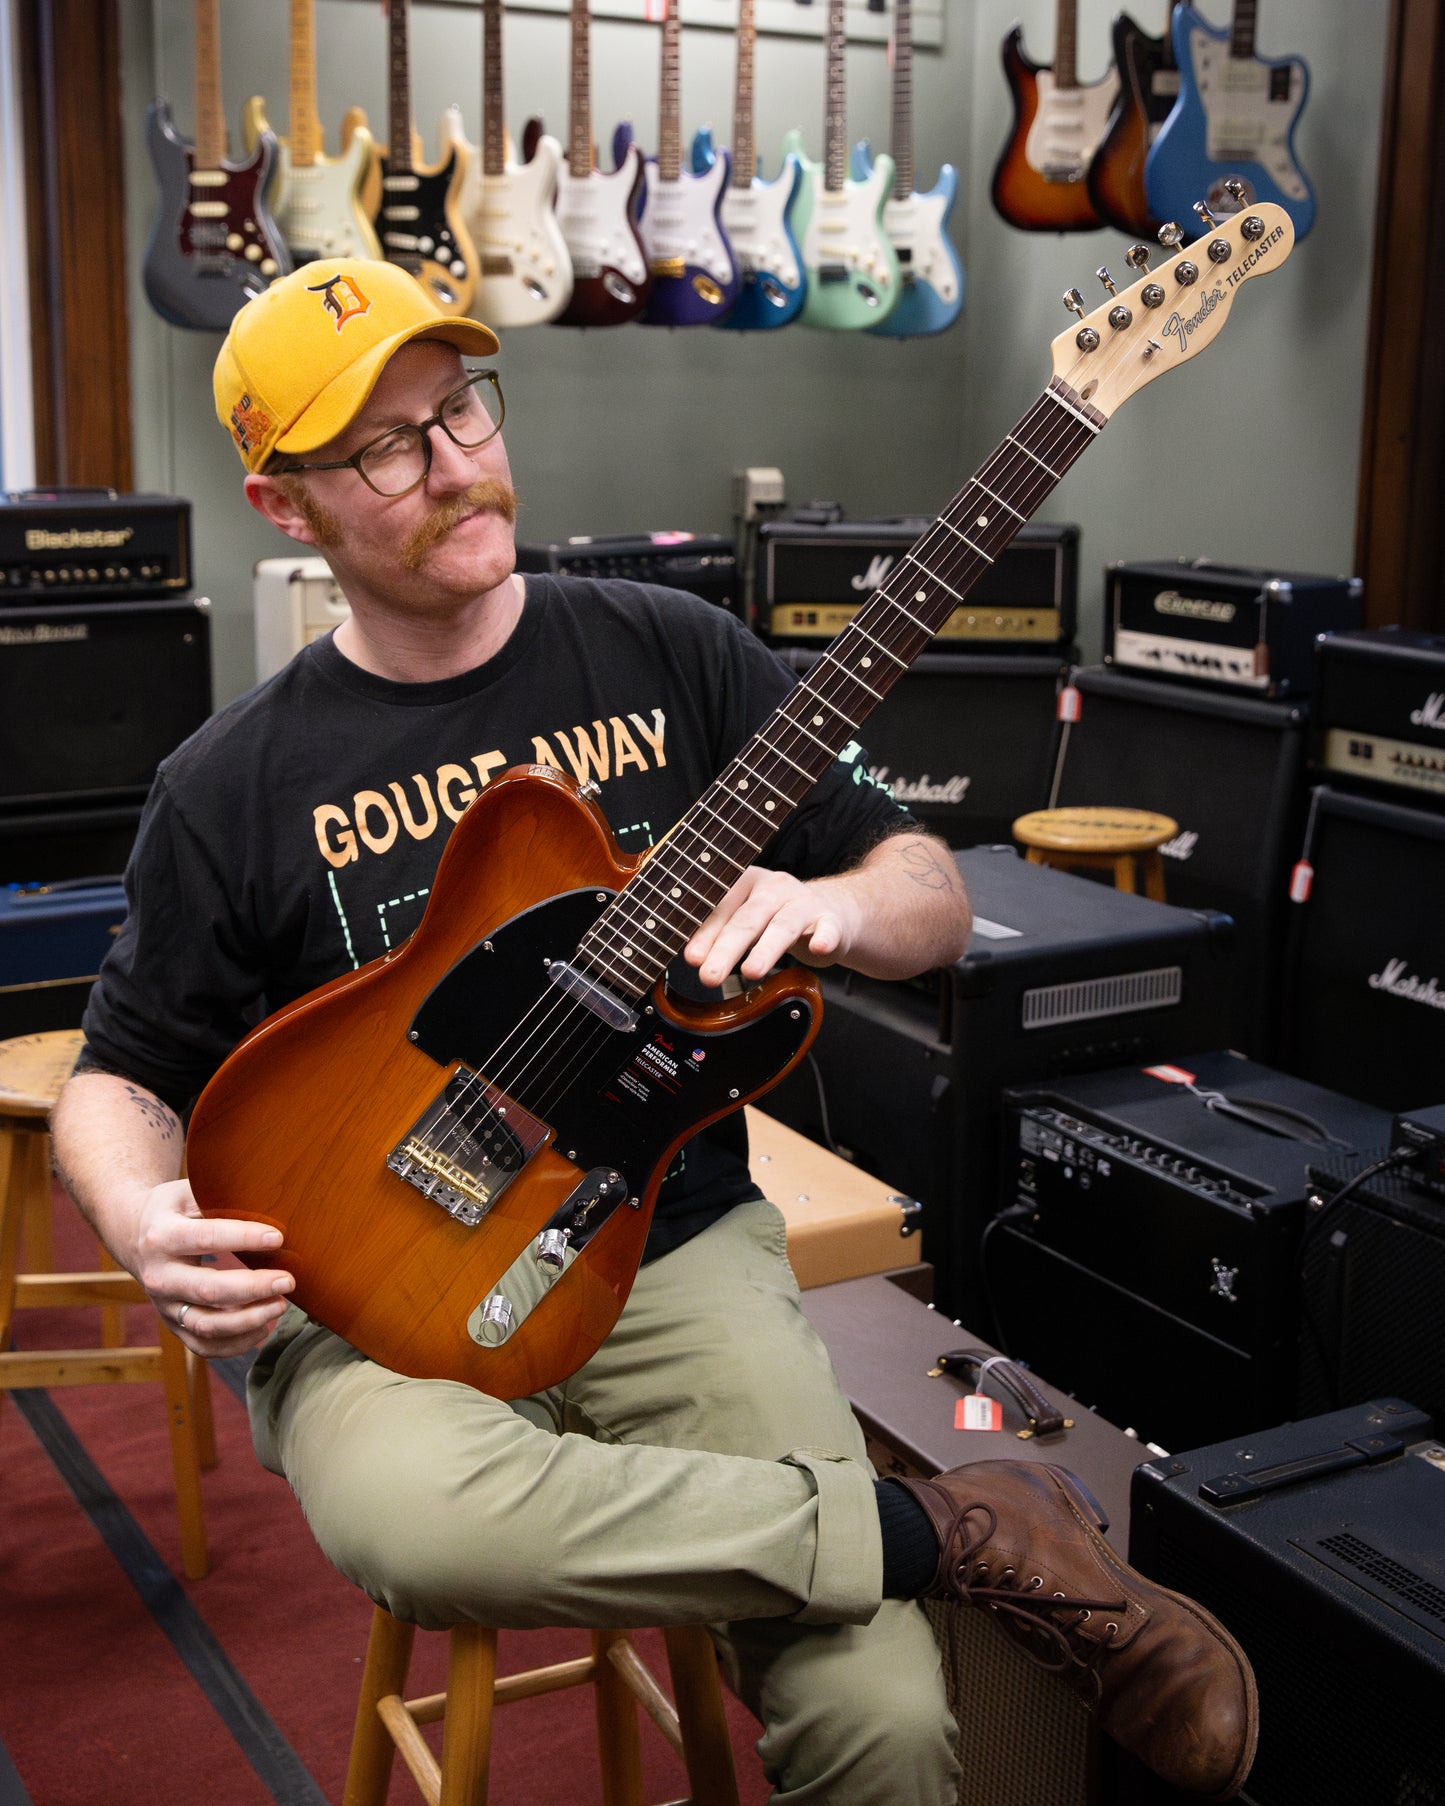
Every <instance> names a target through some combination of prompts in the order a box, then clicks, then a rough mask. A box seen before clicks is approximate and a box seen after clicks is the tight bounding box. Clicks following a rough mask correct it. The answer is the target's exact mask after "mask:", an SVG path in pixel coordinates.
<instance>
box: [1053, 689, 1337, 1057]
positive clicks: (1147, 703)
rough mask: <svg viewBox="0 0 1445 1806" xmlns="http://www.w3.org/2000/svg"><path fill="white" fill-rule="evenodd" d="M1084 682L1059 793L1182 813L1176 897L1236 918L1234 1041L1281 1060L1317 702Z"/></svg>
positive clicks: (1171, 890) (1169, 875) (1068, 800)
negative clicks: (1288, 940) (1287, 949)
mask: <svg viewBox="0 0 1445 1806" xmlns="http://www.w3.org/2000/svg"><path fill="white" fill-rule="evenodd" d="M1073 682H1074V686H1075V688H1076V689H1077V690H1078V692H1079V715H1078V719H1077V720H1075V721H1072V722H1069V723H1067V724H1066V725H1065V727H1064V729H1063V731H1062V733H1061V735H1060V744H1059V757H1058V767H1057V774H1056V777H1055V782H1054V789H1053V796H1052V799H1051V800H1052V802H1053V803H1054V804H1056V805H1058V806H1060V807H1072V806H1075V805H1078V804H1100V803H1101V804H1105V805H1113V806H1115V807H1118V808H1136V809H1157V810H1160V811H1161V812H1162V813H1163V814H1165V815H1168V816H1172V817H1173V819H1174V820H1175V821H1177V822H1178V823H1179V833H1178V835H1177V836H1176V837H1175V838H1174V839H1173V840H1171V841H1168V842H1166V844H1165V845H1164V846H1163V847H1162V848H1161V849H1160V851H1161V852H1162V853H1163V854H1164V858H1165V885H1166V891H1167V894H1168V897H1169V901H1170V902H1171V903H1179V904H1182V905H1183V906H1184V907H1185V908H1187V909H1219V910H1223V911H1224V912H1225V913H1226V914H1227V915H1230V916H1232V917H1233V918H1234V923H1235V933H1236V945H1237V962H1236V967H1235V974H1236V988H1235V991H1234V996H1233V1001H1232V1009H1231V1013H1230V1022H1229V1033H1228V1035H1227V1037H1226V1039H1227V1040H1228V1041H1229V1043H1230V1045H1232V1046H1234V1047H1236V1048H1238V1049H1239V1050H1240V1051H1241V1052H1243V1053H1247V1054H1250V1055H1252V1056H1253V1057H1254V1058H1256V1059H1271V1058H1274V1057H1275V1056H1276V1054H1277V1052H1278V1046H1277V1043H1278V1018H1279V1009H1280V987H1281V974H1280V967H1281V961H1282V957H1283V946H1284V931H1285V920H1286V914H1287V909H1288V893H1289V871H1290V866H1291V864H1292V862H1293V861H1294V859H1295V857H1296V855H1297V854H1298V851H1299V844H1300V834H1301V832H1302V830H1303V826H1304V800H1305V778H1304V770H1305V755H1306V751H1307V748H1306V740H1305V736H1306V731H1307V727H1306V717H1305V711H1304V709H1303V707H1302V706H1301V705H1299V704H1296V703H1288V702H1262V701H1256V700H1254V699H1253V698H1246V697H1239V696H1229V695H1217V694H1214V693H1212V692H1210V691H1206V690H1196V689H1194V688H1191V687H1187V686H1185V685H1182V684H1177V683H1168V682H1164V681H1161V680H1158V679H1151V678H1142V677H1123V676H1120V675H1118V674H1117V673H1115V672H1111V671H1105V670H1103V669H1101V668H1099V667H1089V668H1088V669H1086V670H1082V671H1076V672H1075V673H1074V677H1073ZM1321 1082H1327V1081H1321ZM1339 1089H1341V1090H1348V1087H1347V1086H1341V1087H1339Z"/></svg>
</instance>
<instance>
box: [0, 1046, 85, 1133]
mask: <svg viewBox="0 0 1445 1806" xmlns="http://www.w3.org/2000/svg"><path fill="white" fill-rule="evenodd" d="M84 1045H85V1036H84V1035H83V1034H82V1033H81V1032H80V1030H79V1029H78V1028H57V1029H47V1030H45V1031H44V1032H43V1033H40V1034H35V1035H16V1036H15V1037H14V1038H13V1039H12V1040H9V1041H0V1116H22V1117H30V1118H36V1117H39V1118H42V1119H43V1118H48V1117H49V1115H50V1107H51V1105H52V1104H53V1103H54V1102H55V1100H56V1098H57V1097H59V1095H60V1087H61V1086H62V1085H63V1084H64V1083H65V1081H66V1080H67V1079H68V1078H69V1077H70V1075H71V1073H72V1072H74V1071H75V1062H76V1061H77V1060H78V1059H79V1058H80V1050H81V1048H82V1047H83V1046H84Z"/></svg>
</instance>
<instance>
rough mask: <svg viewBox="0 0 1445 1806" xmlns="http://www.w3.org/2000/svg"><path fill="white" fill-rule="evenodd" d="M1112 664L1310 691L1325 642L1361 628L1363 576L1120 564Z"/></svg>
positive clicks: (1112, 607) (1109, 601)
mask: <svg viewBox="0 0 1445 1806" xmlns="http://www.w3.org/2000/svg"><path fill="white" fill-rule="evenodd" d="M1105 577H1106V600H1105V608H1104V663H1105V664H1106V665H1123V666H1127V667H1128V668H1129V669H1130V670H1132V671H1147V672H1149V673H1150V675H1151V676H1155V677H1183V678H1188V679H1191V680H1192V681H1194V682H1197V683H1209V684H1221V685H1224V686H1226V687H1227V688H1229V689H1232V690H1242V691H1246V692H1248V693H1250V694H1252V695H1255V696H1308V695H1309V693H1310V681H1311V676H1312V672H1313V663H1314V649H1315V640H1316V638H1317V637H1318V636H1319V635H1320V634H1322V633H1340V632H1343V631H1344V630H1345V629H1346V628H1350V627H1358V626H1359V625H1360V623H1361V621H1362V619H1363V614H1362V602H1361V595H1362V593H1363V586H1362V584H1361V582H1360V580H1359V578H1358V577H1308V576H1302V575H1298V574H1285V573H1281V572H1276V571H1256V570H1246V569H1242V568H1240V567H1238V566H1235V565H1228V564H1213V563H1211V562H1210V560H1209V559H1207V558H1195V559H1185V558H1181V559H1178V560H1177V561H1176V562H1174V563H1169V564H1115V565H1110V567H1109V569H1108V570H1107V572H1106V573H1105Z"/></svg>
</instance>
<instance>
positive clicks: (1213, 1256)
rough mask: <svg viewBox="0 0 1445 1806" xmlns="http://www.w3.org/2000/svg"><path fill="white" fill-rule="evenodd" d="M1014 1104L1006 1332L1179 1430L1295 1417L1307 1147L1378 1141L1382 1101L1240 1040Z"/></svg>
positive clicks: (1150, 1429)
mask: <svg viewBox="0 0 1445 1806" xmlns="http://www.w3.org/2000/svg"><path fill="white" fill-rule="evenodd" d="M1004 1105H1005V1111H1004V1149H1005V1153H1004V1161H1003V1165H1004V1173H1005V1186H1004V1191H1003V1194H1002V1201H1003V1203H1004V1204H1005V1206H1007V1208H1006V1209H1005V1211H1004V1213H1003V1214H1002V1215H1001V1216H1000V1217H999V1218H998V1219H997V1221H996V1222H995V1223H994V1224H993V1225H992V1226H991V1228H990V1230H989V1234H988V1240H987V1243H986V1246H985V1248H984V1250H983V1254H982V1262H983V1269H984V1278H985V1281H986V1283H987V1285H988V1288H989V1291H990V1294H991V1296H992V1300H993V1306H994V1313H995V1321H996V1324H997V1327H998V1331H999V1341H1000V1343H1001V1345H1002V1346H1003V1347H1005V1348H1006V1349H1007V1350H1008V1352H1009V1353H1010V1354H1011V1355H1013V1356H1015V1357H1016V1358H1018V1359H1020V1360H1023V1361H1026V1362H1028V1363H1029V1365H1031V1366H1034V1367H1037V1368H1038V1370H1039V1371H1040V1372H1041V1373H1047V1374H1049V1375H1051V1376H1052V1377H1053V1378H1054V1379H1055V1381H1056V1382H1057V1384H1059V1385H1060V1386H1062V1387H1063V1388H1064V1389H1065V1390H1066V1391H1068V1392H1071V1393H1072V1394H1073V1395H1074V1397H1075V1398H1077V1399H1079V1400H1080V1401H1081V1402H1082V1403H1084V1404H1086V1405H1090V1406H1093V1407H1095V1408H1097V1409H1098V1410H1100V1411H1102V1412H1103V1413H1104V1415H1105V1416H1106V1417H1109V1418H1111V1419H1112V1420H1113V1421H1114V1422H1115V1423H1121V1424H1129V1425H1132V1426H1133V1427H1134V1428H1136V1429H1137V1430H1138V1431H1139V1434H1140V1435H1141V1436H1145V1437H1148V1438H1150V1439H1151V1440H1153V1441H1155V1442H1160V1443H1163V1444H1165V1445H1166V1446H1168V1447H1169V1448H1178V1447H1182V1446H1187V1445H1189V1444H1191V1443H1195V1442H1207V1441H1212V1440H1213V1439H1214V1438H1215V1437H1217V1436H1229V1435H1235V1434H1238V1433H1241V1432H1244V1431H1247V1430H1257V1429H1261V1428H1264V1427H1266V1426H1268V1425H1270V1424H1273V1423H1279V1422H1281V1421H1282V1420H1283V1419H1284V1418H1286V1417H1289V1416H1291V1415H1292V1414H1293V1410H1294V1401H1295V1384H1296V1357H1295V1351H1296V1333H1297V1326H1298V1322H1299V1303H1298V1299H1299V1279H1298V1263H1299V1255H1300V1244H1301V1236H1302V1234H1303V1231H1304V1224H1305V1216H1306V1201H1307V1199H1308V1197H1309V1195H1310V1192H1311V1189H1312V1182H1311V1178H1310V1163H1311V1161H1313V1160H1316V1159H1318V1158H1319V1157H1320V1156H1321V1154H1322V1153H1331V1154H1347V1153H1351V1152H1353V1151H1355V1150H1366V1149H1368V1150H1371V1151H1376V1150H1378V1149H1380V1148H1382V1147H1383V1146H1384V1145H1385V1144H1386V1142H1387V1140H1388V1138H1389V1134H1390V1118H1389V1115H1388V1114H1387V1113H1386V1112H1385V1111H1383V1110H1376V1109H1374V1108H1373V1107H1372V1106H1370V1105H1368V1104H1357V1103H1354V1102H1353V1101H1352V1100H1350V1099H1349V1098H1345V1097H1340V1096H1339V1095H1338V1094H1337V1093H1335V1092H1332V1091H1325V1090H1322V1089H1321V1088H1320V1087H1319V1086H1317V1085H1309V1084H1306V1083H1305V1082H1304V1081H1303V1080H1301V1079H1297V1078H1294V1077H1291V1076H1290V1075H1289V1074H1287V1073H1282V1072H1276V1071H1273V1070H1272V1069H1271V1068H1269V1067H1267V1066H1257V1065H1255V1064H1254V1062H1253V1061H1251V1060H1247V1059H1245V1058H1244V1057H1243V1056H1242V1055H1240V1054H1234V1053H1228V1052H1216V1053H1205V1054H1190V1055H1186V1056H1182V1057H1181V1058H1180V1059H1179V1060H1178V1061H1172V1060H1171V1061H1170V1062H1168V1063H1167V1064H1162V1065H1151V1066H1147V1067H1143V1068H1141V1067H1138V1066H1130V1067H1126V1068H1123V1069H1122V1070H1117V1071H1113V1072H1096V1073H1089V1074H1086V1075H1084V1076H1083V1077H1078V1078H1067V1079H1055V1080H1050V1081H1049V1082H1048V1083H1046V1084H1043V1085H1037V1086H1030V1087H1029V1088H1028V1089H1026V1090H1024V1089H1020V1090H1014V1091H1010V1092H1009V1093H1008V1094H1007V1095H1006V1097H1005V1100H1004Z"/></svg>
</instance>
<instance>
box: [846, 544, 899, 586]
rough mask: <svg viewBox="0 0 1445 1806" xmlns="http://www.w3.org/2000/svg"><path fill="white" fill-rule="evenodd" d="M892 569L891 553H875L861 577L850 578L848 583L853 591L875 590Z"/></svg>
mask: <svg viewBox="0 0 1445 1806" xmlns="http://www.w3.org/2000/svg"><path fill="white" fill-rule="evenodd" d="M892 569H893V554H892V553H891V552H875V553H874V554H873V556H872V558H871V559H870V560H869V561H868V569H867V570H866V571H864V572H863V574H862V575H861V576H858V577H850V578H849V579H848V581H849V583H851V584H852V586H853V588H854V589H860V590H861V589H877V587H878V585H879V584H880V583H881V582H882V581H883V579H884V578H885V577H886V576H887V575H888V573H889V571H891V570H892Z"/></svg>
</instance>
